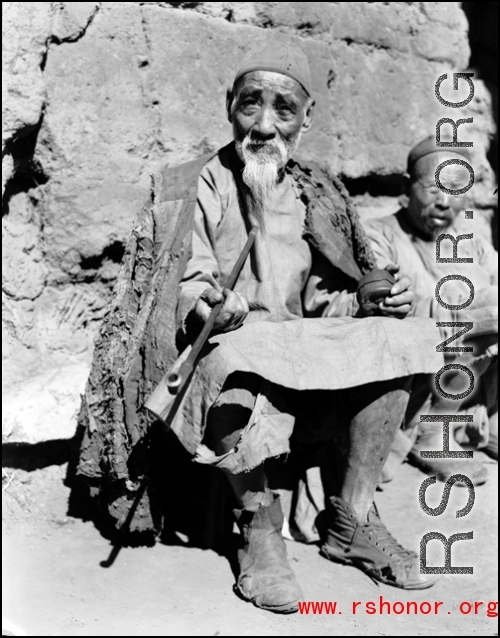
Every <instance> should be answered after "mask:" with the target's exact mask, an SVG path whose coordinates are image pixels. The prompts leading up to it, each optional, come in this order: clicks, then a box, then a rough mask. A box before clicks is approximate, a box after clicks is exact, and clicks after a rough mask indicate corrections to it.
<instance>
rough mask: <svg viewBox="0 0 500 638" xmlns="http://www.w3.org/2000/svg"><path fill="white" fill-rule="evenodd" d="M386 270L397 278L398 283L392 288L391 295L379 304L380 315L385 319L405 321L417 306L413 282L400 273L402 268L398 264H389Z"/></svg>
mask: <svg viewBox="0 0 500 638" xmlns="http://www.w3.org/2000/svg"><path fill="white" fill-rule="evenodd" d="M386 270H388V271H389V272H390V273H391V275H393V276H394V277H395V278H396V283H395V284H394V285H393V287H392V288H391V292H390V293H389V295H388V296H387V297H386V298H385V299H384V301H383V302H381V303H380V304H379V306H378V307H379V310H380V314H381V315H382V316H384V317H393V318H394V319H404V318H405V317H406V316H408V315H409V314H410V313H411V311H412V310H413V308H414V305H415V292H414V291H413V290H412V284H413V282H412V280H411V279H410V277H408V276H407V275H403V274H401V273H400V272H399V270H400V268H399V266H398V265H397V264H388V265H387V266H386Z"/></svg>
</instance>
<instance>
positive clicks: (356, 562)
mask: <svg viewBox="0 0 500 638" xmlns="http://www.w3.org/2000/svg"><path fill="white" fill-rule="evenodd" d="M320 554H321V555H322V556H324V557H325V558H328V560H331V561H332V562H334V563H340V564H341V565H351V566H352V567H356V568H357V569H360V570H361V571H362V572H364V573H365V574H366V575H367V576H369V577H370V578H372V579H373V580H376V581H378V582H379V583H383V584H384V585H389V586H390V587H397V588H398V589H428V588H429V587H432V586H433V585H435V584H436V582H437V581H438V580H439V578H440V575H439V574H433V575H430V576H429V578H427V579H426V580H410V581H408V582H407V583H405V584H404V585H398V583H395V582H394V581H393V580H390V579H389V578H384V576H383V575H382V574H380V573H379V572H377V571H375V570H374V569H373V567H372V566H371V565H366V564H365V563H364V562H363V560H362V559H356V558H354V559H350V558H345V557H344V556H339V555H338V554H336V553H332V548H331V547H330V546H329V545H327V544H326V543H325V544H324V545H322V547H321V549H320Z"/></svg>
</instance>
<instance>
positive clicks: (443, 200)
mask: <svg viewBox="0 0 500 638" xmlns="http://www.w3.org/2000/svg"><path fill="white" fill-rule="evenodd" d="M436 206H439V207H440V208H449V207H450V195H449V194H448V193H445V192H443V191H442V190H439V193H438V194H437V195H436Z"/></svg>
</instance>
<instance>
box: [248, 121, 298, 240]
mask: <svg viewBox="0 0 500 638" xmlns="http://www.w3.org/2000/svg"><path fill="white" fill-rule="evenodd" d="M299 141H300V133H299V134H298V135H297V137H296V138H295V139H294V140H292V141H291V142H289V143H288V144H286V143H285V142H283V140H282V139H281V138H279V137H277V138H275V139H274V140H272V141H271V142H264V143H259V142H256V141H254V140H252V139H251V138H250V136H249V135H247V136H246V137H245V138H244V139H243V140H237V141H236V151H237V153H238V156H239V158H240V159H241V161H242V162H243V164H244V169H243V174H242V177H243V181H244V183H245V184H246V185H247V186H248V188H249V190H250V193H251V196H252V204H253V206H252V211H251V212H252V213H253V216H254V217H255V222H257V224H258V225H259V227H260V228H262V229H264V226H265V214H266V209H267V208H268V207H269V204H270V202H271V201H272V199H273V195H274V192H275V190H276V186H277V184H278V181H279V177H280V171H281V170H282V169H283V168H284V167H285V165H286V163H287V161H288V159H289V158H290V157H291V155H292V154H293V152H294V151H295V149H296V148H297V146H298V144H299ZM252 147H253V148H252Z"/></svg>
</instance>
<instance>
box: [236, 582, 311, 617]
mask: <svg viewBox="0 0 500 638" xmlns="http://www.w3.org/2000/svg"><path fill="white" fill-rule="evenodd" d="M233 591H234V593H235V594H236V595H237V596H238V598H241V599H242V600H244V601H245V602H247V603H252V605H255V607H258V609H265V610H266V611H272V612H273V613H275V614H295V613H297V612H298V611H299V605H298V601H297V600H296V601H293V602H290V603H286V604H284V605H276V606H272V607H271V606H267V605H259V604H257V602H256V600H255V598H248V597H247V596H246V595H245V594H244V593H243V591H242V590H241V589H240V588H239V587H238V585H234V587H233Z"/></svg>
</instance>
